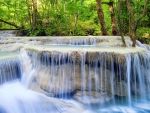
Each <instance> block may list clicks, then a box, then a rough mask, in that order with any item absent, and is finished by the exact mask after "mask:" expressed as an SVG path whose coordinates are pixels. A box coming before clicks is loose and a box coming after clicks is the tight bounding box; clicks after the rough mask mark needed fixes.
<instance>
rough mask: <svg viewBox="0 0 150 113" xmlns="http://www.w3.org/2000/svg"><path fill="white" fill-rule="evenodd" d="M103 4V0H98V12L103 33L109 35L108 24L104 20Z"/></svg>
mask: <svg viewBox="0 0 150 113" xmlns="http://www.w3.org/2000/svg"><path fill="white" fill-rule="evenodd" d="M101 4H102V2H101V0H96V6H97V14H98V18H99V20H100V25H101V32H102V35H108V34H107V31H106V25H105V21H104V13H103V10H102V6H101Z"/></svg>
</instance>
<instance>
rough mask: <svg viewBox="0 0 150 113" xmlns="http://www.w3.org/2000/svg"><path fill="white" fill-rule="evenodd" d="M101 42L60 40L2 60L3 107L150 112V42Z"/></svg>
mask: <svg viewBox="0 0 150 113" xmlns="http://www.w3.org/2000/svg"><path fill="white" fill-rule="evenodd" d="M99 41H103V39H100V40H99ZM97 43H98V42H97V39H94V38H91V37H90V38H88V39H82V40H80V39H73V40H70V41H69V40H68V39H67V40H63V42H62V40H54V41H53V42H52V45H38V46H36V47H35V48H37V49H35V48H34V47H31V49H29V48H26V51H25V52H24V53H22V54H21V55H20V58H19V59H18V58H13V59H9V58H7V59H3V60H1V61H0V80H1V85H0V100H1V101H0V113H82V112H94V113H99V112H100V113H101V112H102V113H108V112H109V113H110V112H112V113H114V112H116V113H118V112H119V113H120V112H125V113H126V112H129V113H131V112H135V113H136V112H138V113H142V112H143V113H148V112H150V109H149V108H150V101H149V99H150V73H149V72H150V53H149V50H150V49H149V46H147V45H143V44H141V43H140V42H138V41H137V46H138V47H142V48H145V49H144V52H142V53H140V52H135V53H130V52H129V53H128V52H127V53H123V52H121V53H119V52H113V51H114V50H115V49H118V47H117V48H115V47H114V48H113V47H111V48H109V47H102V46H97ZM87 45H89V46H87ZM129 46H130V44H129ZM138 47H136V48H137V49H138ZM41 48H43V49H41ZM45 48H49V49H45ZM56 48H57V49H56ZM68 48H70V49H68ZM85 48H87V49H85ZM112 48H113V49H112ZM120 48H121V47H120ZM100 49H105V50H108V49H112V50H109V51H100ZM139 49H140V48H139ZM121 50H123V51H128V50H127V48H121ZM6 78H7V79H6ZM32 90H34V91H36V92H34V91H32ZM42 93H43V94H42ZM77 101H78V102H79V103H78V102H77ZM85 109H89V110H90V111H87V110H85Z"/></svg>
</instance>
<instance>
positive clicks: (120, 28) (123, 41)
mask: <svg viewBox="0 0 150 113" xmlns="http://www.w3.org/2000/svg"><path fill="white" fill-rule="evenodd" d="M120 4H121V3H120V0H118V26H119V32H120V35H121V39H122V43H123V46H124V47H126V42H125V39H124V34H123V32H122V23H121V20H120Z"/></svg>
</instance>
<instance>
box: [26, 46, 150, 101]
mask: <svg viewBox="0 0 150 113" xmlns="http://www.w3.org/2000/svg"><path fill="white" fill-rule="evenodd" d="M33 50H34V49H33ZM33 50H31V49H30V51H28V54H29V56H30V58H31V60H32V62H33V67H34V68H36V69H37V70H38V71H37V74H36V76H35V82H36V83H37V85H38V86H39V87H40V88H41V89H42V90H43V91H45V92H47V93H50V94H53V95H54V96H57V95H59V97H64V96H65V95H67V94H71V95H74V94H75V92H76V91H82V92H83V93H84V92H92V91H94V92H97V93H100V92H106V93H107V94H110V95H117V96H128V95H129V94H128V93H130V92H131V93H134V94H137V92H139V93H141V92H142V87H145V90H147V89H148V88H147V87H148V86H144V85H141V84H145V85H147V84H148V81H145V79H146V78H147V77H148V76H147V75H149V74H148V73H147V72H148V71H146V70H149V69H150V65H145V64H146V62H148V59H149V57H148V56H147V57H145V56H146V54H139V53H136V54H119V53H113V52H97V51H96V52H94V51H92V52H89V51H88V52H83V51H79V52H78V51H67V52H60V51H46V50H45V51H39V52H37V51H35V52H32V51H33ZM145 67H146V68H145ZM143 68H144V69H143ZM145 69H146V70H145ZM132 82H133V83H136V86H135V85H133V86H135V87H133V86H132V88H131V85H132ZM139 86H140V87H139ZM136 87H137V90H135V91H134V89H135V88H136ZM138 89H139V90H138ZM128 90H130V91H128ZM148 92H150V91H148ZM142 94H146V93H142ZM85 96H86V95H85ZM77 97H78V96H77ZM88 98H89V97H88ZM80 99H81V98H80V96H79V97H78V100H80ZM92 101H93V100H92ZM99 102H100V101H99ZM93 103H94V102H93ZM95 103H96V102H95Z"/></svg>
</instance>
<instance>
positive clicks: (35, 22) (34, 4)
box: [32, 0, 37, 33]
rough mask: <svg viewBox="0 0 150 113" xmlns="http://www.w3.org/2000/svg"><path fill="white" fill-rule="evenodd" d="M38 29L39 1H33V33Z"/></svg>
mask: <svg viewBox="0 0 150 113" xmlns="http://www.w3.org/2000/svg"><path fill="white" fill-rule="evenodd" d="M36 27H37V1H36V0H32V33H34V31H35V30H36Z"/></svg>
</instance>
